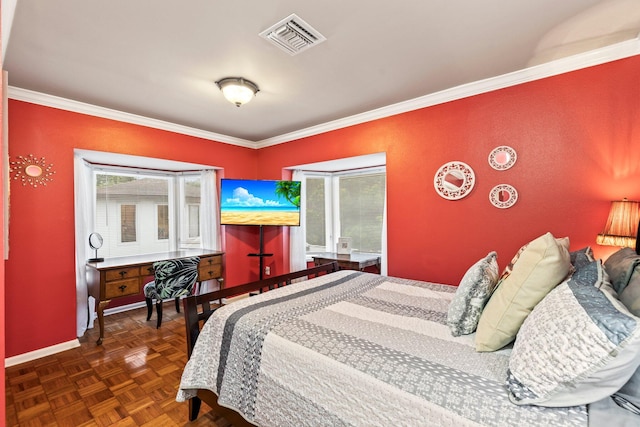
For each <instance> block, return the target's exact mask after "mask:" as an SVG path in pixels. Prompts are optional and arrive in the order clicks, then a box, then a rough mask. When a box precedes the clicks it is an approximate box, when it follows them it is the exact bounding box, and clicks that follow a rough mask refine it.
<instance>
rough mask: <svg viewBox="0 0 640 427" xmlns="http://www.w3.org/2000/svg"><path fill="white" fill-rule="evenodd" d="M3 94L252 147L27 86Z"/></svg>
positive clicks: (248, 144)
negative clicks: (37, 90)
mask: <svg viewBox="0 0 640 427" xmlns="http://www.w3.org/2000/svg"><path fill="white" fill-rule="evenodd" d="M7 96H8V97H9V98H10V99H15V100H17V101H25V102H30V103H32V104H38V105H44V106H46V107H52V108H58V109H60V110H66V111H72V112H75V113H80V114H87V115H89V116H95V117H101V118H104V119H111V120H117V121H119V122H125V123H131V124H135V125H141V126H146V127H150V128H154V129H161V130H166V131H169V132H175V133H179V134H183V135H189V136H195V137H197V138H202V139H208V140H211V141H217V142H225V143H227V144H233V145H239V146H241V147H246V148H255V143H254V142H252V141H247V140H245V139H241V138H235V137H233V136H228V135H222V134H219V133H215V132H209V131H205V130H201V129H196V128H192V127H188V126H183V125H178V124H175V123H170V122H165V121H162V120H157V119H152V118H149V117H144V116H138V115H136V114H130V113H125V112H123V111H118V110H112V109H110V108H104V107H99V106H97V105H92V104H86V103H84V102H79V101H74V100H72V99H67V98H61V97H59V96H53V95H48V94H46V93H41V92H35V91H32V90H28V89H22V88H19V87H14V86H9V88H8V94H7Z"/></svg>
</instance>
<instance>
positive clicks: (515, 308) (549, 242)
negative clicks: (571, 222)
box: [476, 233, 571, 351]
mask: <svg viewBox="0 0 640 427" xmlns="http://www.w3.org/2000/svg"><path fill="white" fill-rule="evenodd" d="M511 264H512V267H511V269H510V273H509V274H503V275H502V277H501V278H500V281H499V282H498V286H497V288H496V290H495V291H494V292H493V295H491V298H490V299H489V302H487V305H486V306H485V308H484V310H483V311H482V314H481V316H480V321H479V322H478V329H477V333H476V350H477V351H496V350H499V349H501V348H502V347H504V346H506V345H507V344H509V343H511V342H512V341H513V340H514V339H515V337H516V334H517V333H518V329H520V326H521V325H522V322H523V321H524V319H526V317H527V316H528V315H529V313H531V310H533V307H535V306H536V304H538V303H539V302H540V301H541V300H542V298H544V296H545V295H546V294H547V293H549V291H550V290H551V289H553V288H555V287H556V286H557V285H558V284H559V283H560V282H561V281H562V280H564V279H565V278H566V277H567V275H568V273H569V268H570V265H571V263H570V261H569V239H568V238H567V237H565V238H563V239H556V238H554V237H553V235H552V234H551V233H546V234H544V235H542V236H540V237H538V238H537V239H535V240H532V241H531V242H529V243H528V244H527V245H525V246H524V247H523V248H521V249H520V251H518V254H517V255H516V257H515V258H514V259H513V260H512V261H511Z"/></svg>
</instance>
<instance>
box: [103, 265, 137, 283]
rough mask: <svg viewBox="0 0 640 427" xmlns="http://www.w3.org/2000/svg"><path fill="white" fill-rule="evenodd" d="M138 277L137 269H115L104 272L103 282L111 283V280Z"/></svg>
mask: <svg viewBox="0 0 640 427" xmlns="http://www.w3.org/2000/svg"><path fill="white" fill-rule="evenodd" d="M139 275H140V268H139V267H128V268H117V269H115V268H114V269H113V270H107V271H105V275H104V278H105V281H107V282H111V281H113V280H124V279H133V278H136V279H137V277H138V276H139Z"/></svg>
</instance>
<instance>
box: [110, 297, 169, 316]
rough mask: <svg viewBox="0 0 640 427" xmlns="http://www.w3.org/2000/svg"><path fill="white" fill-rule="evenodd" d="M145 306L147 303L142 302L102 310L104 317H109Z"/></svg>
mask: <svg viewBox="0 0 640 427" xmlns="http://www.w3.org/2000/svg"><path fill="white" fill-rule="evenodd" d="M166 301H172V299H171V300H166ZM146 306H147V303H146V302H144V301H138V302H133V303H131V304H125V305H119V306H117V307H113V308H107V309H105V310H104V315H105V316H110V315H112V314H118V313H124V312H125V311H129V310H135V309H137V308H142V307H146Z"/></svg>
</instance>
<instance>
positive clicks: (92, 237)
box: [89, 233, 104, 262]
mask: <svg viewBox="0 0 640 427" xmlns="http://www.w3.org/2000/svg"><path fill="white" fill-rule="evenodd" d="M102 243H103V239H102V236H101V235H100V233H91V234H89V246H91V249H93V250H95V257H93V258H90V259H89V262H102V261H104V258H98V249H100V248H101V247H102Z"/></svg>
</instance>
